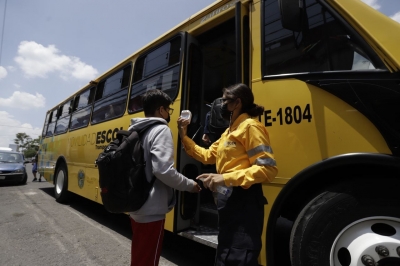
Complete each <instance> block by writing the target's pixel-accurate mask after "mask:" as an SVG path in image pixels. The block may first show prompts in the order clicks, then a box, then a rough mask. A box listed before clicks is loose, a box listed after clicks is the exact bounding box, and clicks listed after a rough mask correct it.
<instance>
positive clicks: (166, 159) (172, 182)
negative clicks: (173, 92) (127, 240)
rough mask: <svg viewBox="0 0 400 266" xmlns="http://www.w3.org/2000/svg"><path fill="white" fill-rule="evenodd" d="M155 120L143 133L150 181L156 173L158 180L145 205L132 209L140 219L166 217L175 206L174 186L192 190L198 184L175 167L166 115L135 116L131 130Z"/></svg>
mask: <svg viewBox="0 0 400 266" xmlns="http://www.w3.org/2000/svg"><path fill="white" fill-rule="evenodd" d="M156 122H158V123H157V124H155V125H152V126H149V127H148V128H147V130H146V131H145V132H144V133H142V134H141V136H140V138H141V140H142V143H143V149H144V157H145V160H146V178H147V180H148V181H151V178H152V177H153V175H154V176H155V177H156V180H155V182H154V186H153V188H152V189H151V191H150V195H149V198H148V199H147V201H146V202H145V204H144V205H143V206H142V208H140V209H139V210H137V211H135V212H131V213H130V216H131V217H132V219H133V220H135V221H136V222H138V223H149V222H154V221H159V220H162V219H165V214H166V213H167V212H169V211H171V210H172V208H173V207H174V206H175V202H176V199H175V190H174V189H177V190H180V191H191V190H192V189H193V187H194V186H195V184H196V182H195V181H194V180H191V179H188V178H186V177H185V176H184V175H182V174H180V173H179V172H178V171H177V170H176V169H175V168H174V143H173V140H172V132H171V129H170V128H169V127H168V124H167V122H166V121H165V120H164V119H162V118H158V117H147V118H132V119H131V126H130V127H129V130H140V129H142V128H143V127H145V126H147V125H151V124H154V123H156ZM159 122H161V124H160V123H159Z"/></svg>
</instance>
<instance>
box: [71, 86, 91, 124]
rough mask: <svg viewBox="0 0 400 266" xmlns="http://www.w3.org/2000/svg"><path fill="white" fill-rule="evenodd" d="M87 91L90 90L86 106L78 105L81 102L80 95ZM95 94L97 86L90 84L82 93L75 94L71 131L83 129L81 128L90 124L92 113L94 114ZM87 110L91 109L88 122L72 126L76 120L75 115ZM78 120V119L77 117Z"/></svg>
mask: <svg viewBox="0 0 400 266" xmlns="http://www.w3.org/2000/svg"><path fill="white" fill-rule="evenodd" d="M86 92H89V95H88V101H87V104H86V105H85V106H82V107H79V106H77V104H79V100H80V96H81V95H82V94H84V93H86ZM95 94H96V86H90V87H88V88H87V89H85V90H83V91H81V92H80V93H77V94H75V96H74V104H73V106H72V112H71V114H70V115H71V117H70V120H69V124H68V128H69V131H74V130H77V129H81V128H84V127H87V126H88V125H89V121H90V118H91V115H92V107H93V102H94V97H95ZM87 110H89V115H88V119H87V123H86V124H83V125H81V126H77V127H72V122H73V121H75V120H74V119H73V118H74V115H75V116H76V115H77V114H79V113H81V112H84V111H87ZM76 120H78V119H76Z"/></svg>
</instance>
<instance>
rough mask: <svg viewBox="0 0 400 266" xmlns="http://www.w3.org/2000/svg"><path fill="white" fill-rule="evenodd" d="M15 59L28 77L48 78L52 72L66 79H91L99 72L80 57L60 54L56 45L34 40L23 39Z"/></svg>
mask: <svg viewBox="0 0 400 266" xmlns="http://www.w3.org/2000/svg"><path fill="white" fill-rule="evenodd" d="M14 60H15V62H17V63H18V65H19V67H20V68H21V69H22V70H23V71H24V73H25V75H26V76H28V77H41V78H46V77H47V75H48V74H50V73H58V74H59V76H60V77H61V78H63V79H65V80H67V79H70V78H76V79H83V80H88V81H89V80H92V79H94V78H95V77H96V76H97V74H98V71H97V69H95V68H94V67H92V66H91V65H87V64H86V63H84V62H82V61H81V60H80V59H79V58H78V57H74V56H67V55H63V54H60V51H59V50H58V49H57V48H56V47H55V45H49V46H47V47H45V46H43V45H41V44H39V43H36V42H33V41H30V42H28V41H22V42H21V43H20V44H19V47H18V56H17V57H15V59H14Z"/></svg>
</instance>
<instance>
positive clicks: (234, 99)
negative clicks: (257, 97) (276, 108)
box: [178, 83, 278, 266]
mask: <svg viewBox="0 0 400 266" xmlns="http://www.w3.org/2000/svg"><path fill="white" fill-rule="evenodd" d="M263 112H264V107H262V106H259V105H257V104H255V103H254V96H253V93H252V91H251V90H250V89H249V87H247V85H245V84H240V83H239V84H236V85H233V86H230V87H228V88H224V89H223V104H222V106H221V114H222V117H223V118H224V119H227V120H229V127H228V128H227V129H226V131H225V132H224V133H223V134H222V135H221V137H220V138H219V139H218V140H216V141H215V142H214V143H213V144H212V145H211V146H210V147H209V148H208V149H206V148H203V147H200V146H199V145H196V143H195V142H194V141H193V140H191V139H190V138H189V137H188V136H186V133H187V125H188V121H187V120H183V119H181V118H179V119H178V130H179V135H180V138H181V140H182V143H183V146H184V148H185V151H186V153H187V154H188V155H189V156H191V157H193V158H194V159H196V160H198V161H200V162H202V163H203V164H216V169H217V173H206V174H202V175H200V176H198V177H197V179H200V180H202V181H203V184H204V187H205V188H208V189H210V190H211V191H213V192H215V191H216V190H217V187H218V186H226V187H228V189H231V190H232V193H231V195H229V194H228V195H223V194H220V193H218V197H217V209H218V215H219V219H218V227H219V234H218V247H217V252H216V260H215V265H218V266H219V265H258V257H259V254H260V251H261V245H262V242H261V234H262V230H263V222H264V205H265V204H267V200H266V198H265V197H264V195H263V191H262V185H261V184H262V183H263V182H271V181H272V180H273V179H274V178H275V176H276V175H277V172H278V169H277V167H276V162H275V159H274V154H273V152H272V148H271V145H270V140H269V135H268V132H267V130H266V128H265V127H264V125H262V124H261V123H260V122H259V121H258V120H256V119H253V117H257V116H259V115H261V114H263Z"/></svg>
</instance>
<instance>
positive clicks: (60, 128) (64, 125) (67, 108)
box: [54, 100, 72, 134]
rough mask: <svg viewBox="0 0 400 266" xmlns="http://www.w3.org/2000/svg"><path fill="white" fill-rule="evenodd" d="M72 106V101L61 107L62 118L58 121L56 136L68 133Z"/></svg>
mask: <svg viewBox="0 0 400 266" xmlns="http://www.w3.org/2000/svg"><path fill="white" fill-rule="evenodd" d="M71 105H72V100H70V101H68V102H66V103H65V104H64V105H63V106H61V109H60V117H59V119H58V120H57V124H56V128H55V130H54V134H61V133H65V132H67V130H68V123H69V119H70V114H71Z"/></svg>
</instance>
